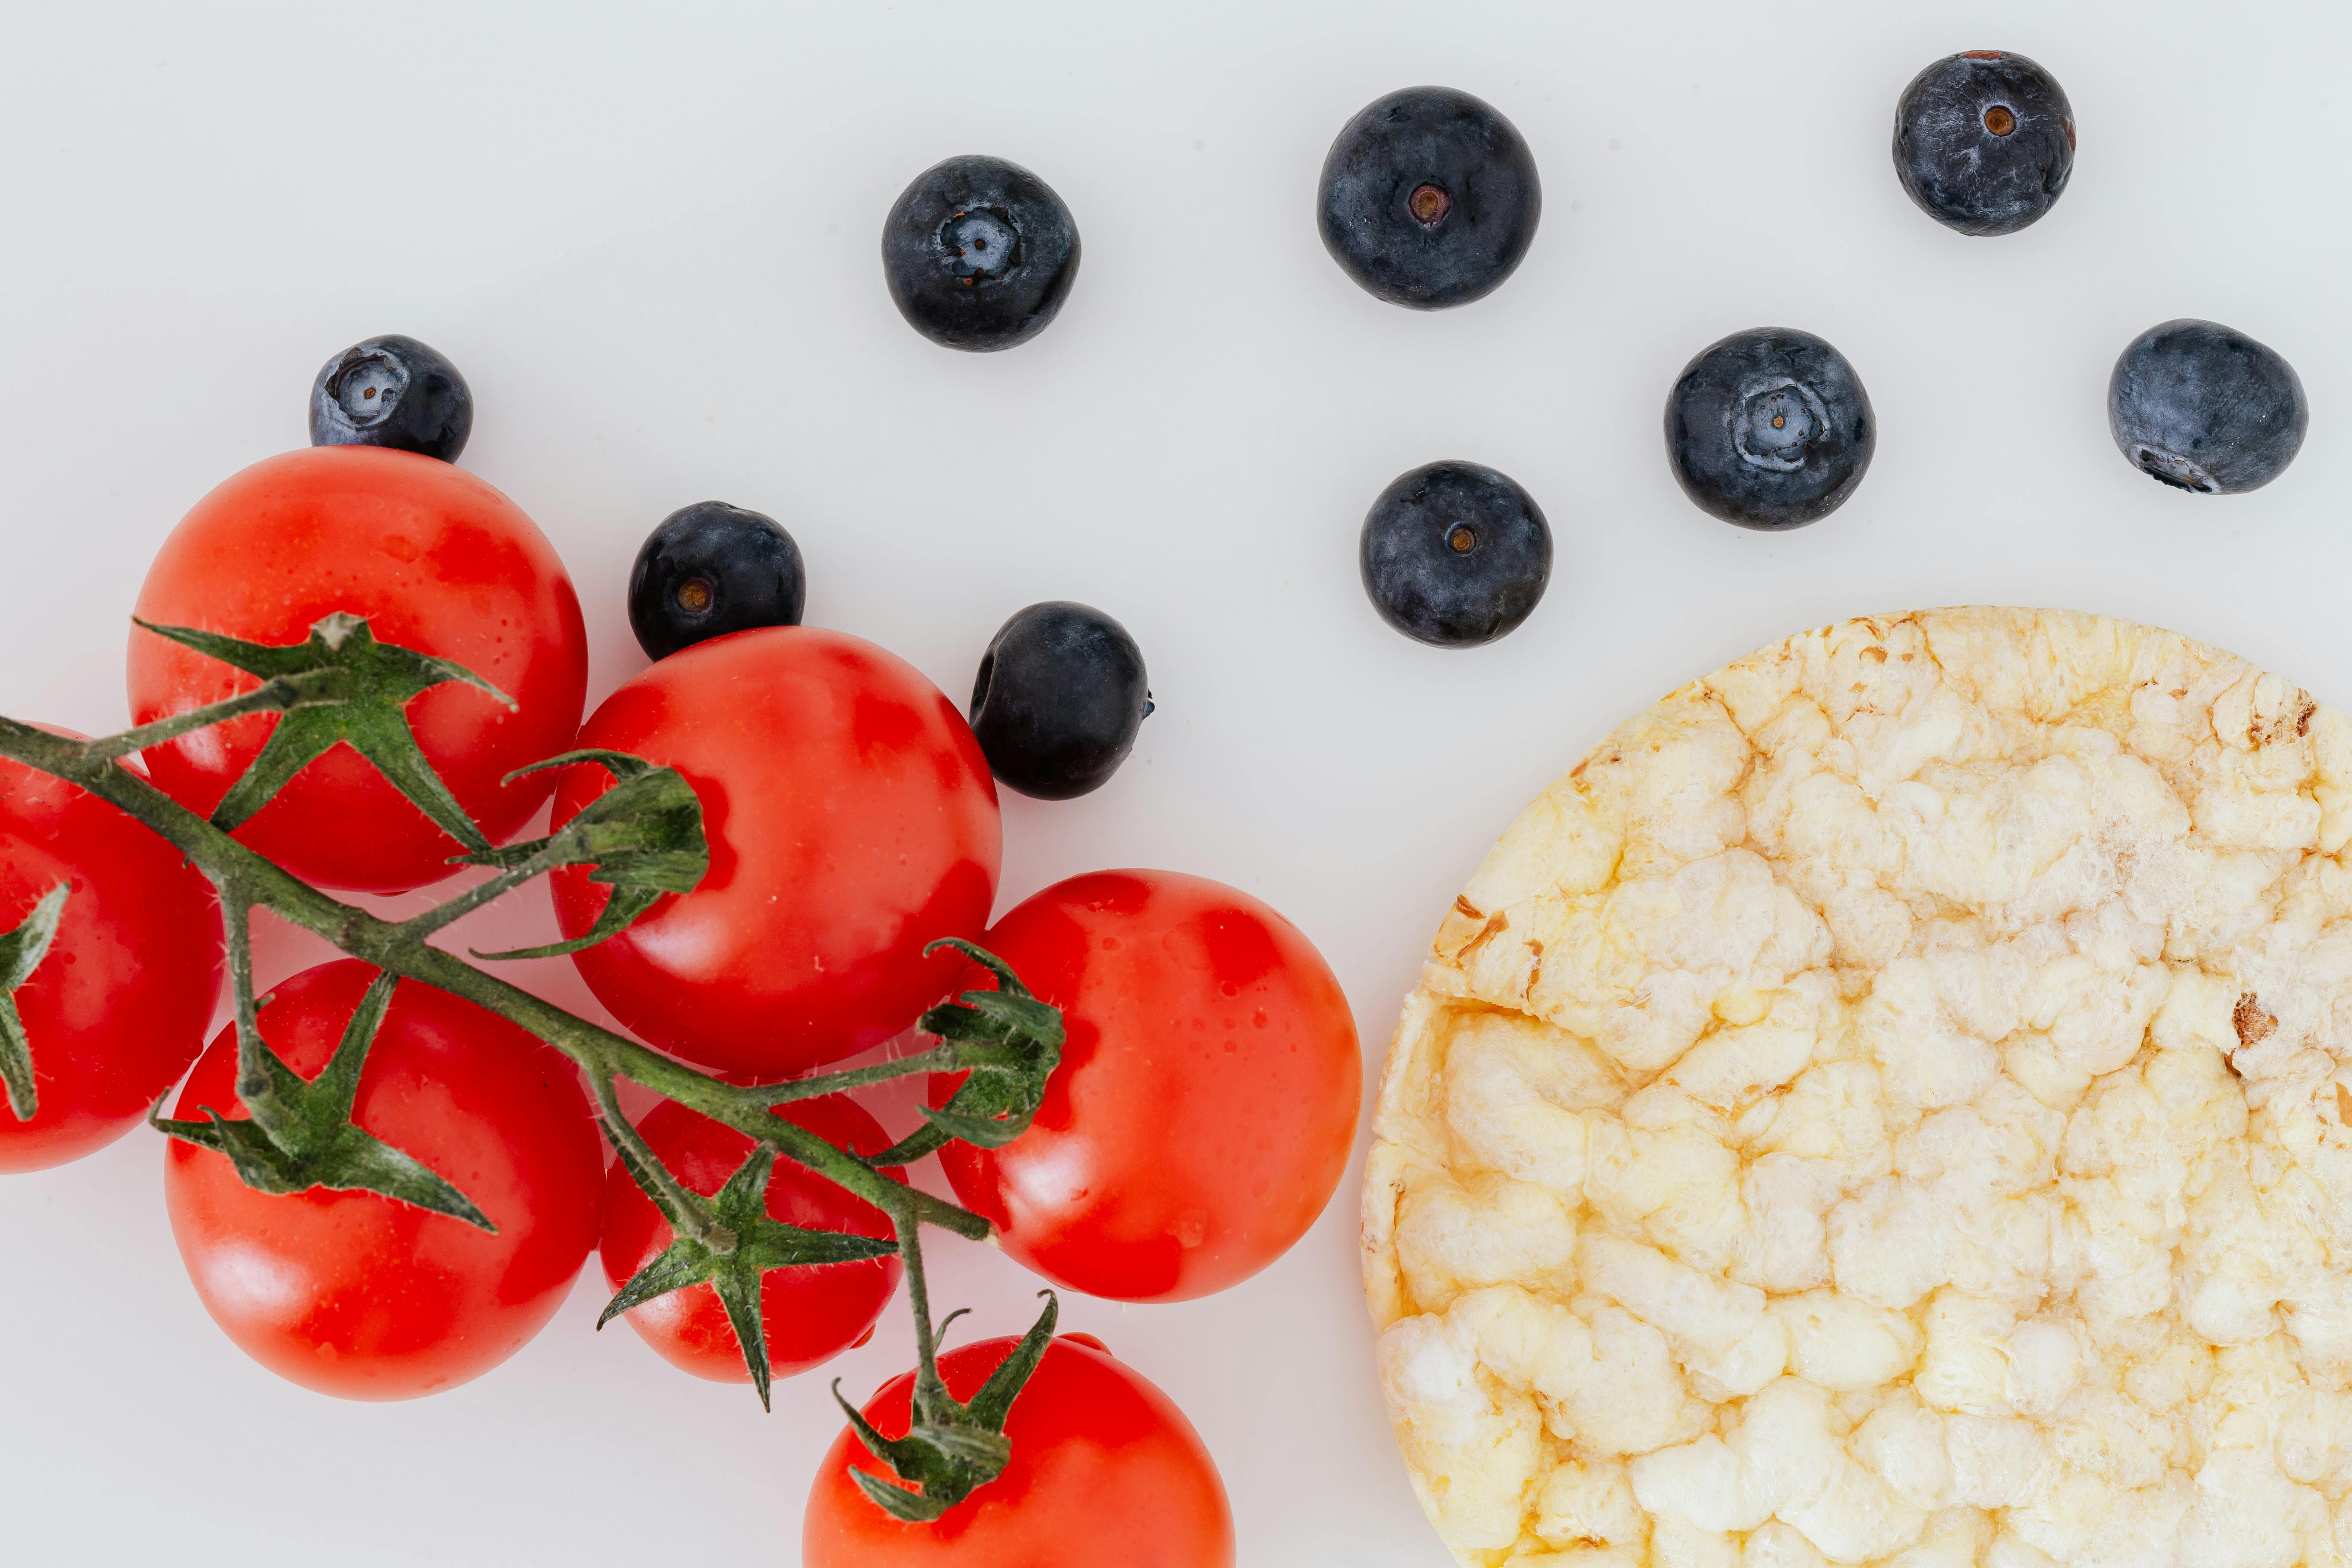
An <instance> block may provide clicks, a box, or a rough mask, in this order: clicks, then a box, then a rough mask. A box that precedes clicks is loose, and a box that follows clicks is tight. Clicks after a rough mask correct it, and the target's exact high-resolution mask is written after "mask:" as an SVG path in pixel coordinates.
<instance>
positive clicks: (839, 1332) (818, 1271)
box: [601, 1095, 906, 1383]
mask: <svg viewBox="0 0 2352 1568" xmlns="http://www.w3.org/2000/svg"><path fill="white" fill-rule="evenodd" d="M776 1114H777V1115H779V1116H782V1117H784V1118H785V1119H787V1120H789V1121H794V1122H797V1123H798V1124H800V1125H801V1126H803V1127H805V1128H807V1129H808V1130H809V1131H812V1132H814V1133H815V1134H816V1135H817V1136H818V1137H820V1138H823V1139H824V1140H825V1142H829V1143H831V1144H833V1145H834V1146H835V1147H836V1148H841V1149H846V1150H848V1151H849V1152H851V1153H853V1154H874V1153H879V1152H881V1151H883V1150H885V1149H887V1148H888V1147H889V1146H890V1135H889V1134H888V1133H887V1132H885V1131H882V1124H881V1123H880V1122H878V1121H875V1120H874V1118H873V1117H871V1116H869V1115H867V1114H866V1110H865V1108H864V1107H863V1106H860V1105H859V1104H858V1103H857V1102H856V1100H849V1099H847V1098H845V1097H844V1096H841V1095H826V1096H824V1098H822V1099H819V1100H796V1101H794V1102H793V1103H792V1104H790V1105H780V1106H778V1107H777V1108H776ZM637 1131H638V1133H639V1135H640V1136H642V1137H643V1138H644V1139H645V1141H646V1144H647V1146H649V1147H650V1148H651V1149H652V1150H653V1152H655V1153H656V1154H657V1155H659V1156H660V1157H661V1161H662V1163H664V1164H665V1165H667V1166H668V1167H669V1168H670V1172H671V1173H672V1174H673V1175H675V1176H677V1179H678V1180H679V1181H681V1182H684V1183H685V1184H687V1186H688V1187H689V1188H690V1189H692V1190H693V1191H695V1192H698V1193H700V1194H702V1195H703V1196H704V1197H709V1196H710V1195H711V1194H713V1193H716V1192H717V1191H718V1190H719V1188H720V1187H722V1186H724V1185H726V1184H727V1178H728V1177H730V1176H731V1175H733V1174H734V1173H736V1171H737V1170H739V1169H740V1168H741V1166H742V1163H743V1161H744V1159H745V1158H746V1157H747V1156H748V1155H750V1153H751V1140H750V1139H749V1138H746V1137H745V1136H743V1134H741V1133H740V1132H738V1131H735V1130H734V1129H733V1128H731V1127H727V1126H723V1125H721V1124H720V1123H719V1122H716V1121H711V1120H710V1119H709V1117H707V1116H704V1115H702V1114H700V1113H699V1112H697V1111H693V1110H688V1109H687V1108H686V1107H685V1106H683V1105H679V1104H677V1103H675V1102H672V1101H665V1102H664V1103H662V1104H660V1105H657V1106H656V1107H654V1109H653V1110H652V1111H651V1112H650V1113H648V1114H647V1115H646V1119H645V1120H644V1121H641V1122H639V1123H638V1124H637ZM882 1173H883V1174H885V1175H887V1176H891V1177H894V1178H898V1179H900V1180H903V1179H904V1178H905V1176H906V1173H905V1172H904V1171H902V1170H899V1169H898V1168H896V1167H895V1166H884V1167H882ZM768 1217H769V1218H771V1219H775V1220H781V1221H782V1222H783V1223H784V1224H786V1225H797V1226H804V1227H806V1228H807V1229H810V1230H838V1231H847V1232H850V1233H851V1234H853V1235H856V1236H871V1237H880V1238H882V1239H884V1240H887V1239H888V1238H889V1237H891V1235H892V1234H893V1232H892V1230H891V1228H890V1219H889V1216H888V1215H885V1214H884V1213H883V1212H882V1211H881V1210H880V1209H877V1208H876V1207H875V1206H874V1205H872V1204H869V1203H867V1202H866V1200H865V1199H863V1198H858V1197H853V1196H851V1195H850V1194H847V1193H845V1192H844V1191H842V1190H841V1189H840V1188H839V1187H837V1186H835V1185H834V1184H832V1183H831V1182H829V1181H826V1180H825V1179H824V1177H823V1176H820V1175H817V1174H815V1173H813V1172H811V1171H809V1170H807V1169H806V1168H805V1167H803V1166H800V1165H796V1164H794V1163H793V1162H791V1161H790V1160H786V1159H782V1158H779V1159H778V1160H777V1161H776V1164H775V1169H774V1170H773V1171H772V1173H770V1174H769V1177H768ZM675 1234H676V1233H674V1232H673V1231H672V1230H671V1229H670V1226H669V1221H667V1220H666V1219H664V1218H663V1217H662V1214H661V1211H660V1210H659V1209H657V1208H656V1207H654V1204H653V1200H652V1199H651V1198H648V1197H647V1196H646V1194H645V1192H644V1191H643V1189H641V1188H640V1187H639V1186H638V1185H637V1184H636V1183H635V1181H634V1180H632V1179H631V1178H630V1175H629V1173H628V1171H627V1170H626V1169H625V1167H624V1166H622V1165H621V1164H620V1163H618V1162H617V1161H616V1162H615V1163H614V1165H613V1170H612V1173H611V1174H610V1175H608V1176H607V1177H606V1178H605V1181H604V1240H603V1242H602V1244H601V1245H602V1250H603V1254H604V1279H605V1281H606V1283H608V1284H610V1285H611V1286H612V1288H613V1289H615V1290H618V1289H620V1288H621V1287H622V1286H624V1285H625V1284H627V1283H628V1281H629V1279H631V1278H632V1277H633V1276H634V1275H635V1273H636V1272H637V1270H638V1269H640V1268H644V1267H645V1266H646V1264H648V1263H651V1262H652V1261H653V1260H654V1259H655V1258H656V1257H658V1256H660V1254H661V1253H662V1251H663V1249H664V1248H666V1247H668V1246H669V1244H670V1242H671V1241H672V1240H673V1239H675ZM898 1273H899V1264H898V1259H897V1258H866V1259H863V1260H862V1261H859V1262H856V1263H827V1264H821V1265H812V1266H810V1267H808V1268H772V1269H770V1270H769V1271H768V1273H767V1274H766V1275H765V1276H764V1277H763V1278H762V1279H761V1282H760V1321H761V1323H762V1324H764V1325H765V1327H766V1329H767V1338H768V1362H769V1365H770V1369H771V1371H772V1373H773V1374H774V1375H775V1376H777V1377H790V1376H792V1375H793V1373H802V1372H806V1371H808V1370H809V1369H810V1368H811V1367H815V1366H822V1365H823V1364H824V1363H826V1362H828V1361H831V1360H832V1359H833V1358H834V1357H835V1356H837V1355H839V1354H840V1353H841V1352H843V1351H845V1350H847V1349H848V1348H849V1347H850V1346H851V1345H853V1344H856V1343H857V1342H859V1341H860V1340H861V1339H862V1338H863V1337H864V1336H865V1335H866V1334H867V1333H868V1332H870V1331H872V1329H873V1327H874V1321H875V1320H876V1319H877V1318H879V1317H880V1316H881V1315H882V1309H883V1308H884V1307H886V1306H887V1305H888V1304H889V1300H890V1292H892V1291H893V1290H896V1289H898ZM626 1317H627V1321H628V1324H629V1327H631V1328H633V1329H635V1330H636V1331H637V1333H638V1335H639V1337H640V1338H642V1339H643V1340H644V1341H645V1342H646V1343H647V1344H649V1345H651V1346H653V1348H654V1349H655V1350H656V1351H658V1352H660V1353H661V1356H662V1359H663V1360H665V1361H667V1362H668V1363H670V1364H671V1365H672V1366H676V1367H681V1368H683V1369H685V1370H686V1371H688V1372H690V1373H694V1375H695V1376H697V1377H707V1378H709V1379H710V1380H711V1381H712V1382H713V1383H749V1382H751V1369H750V1368H748V1367H746V1366H745V1365H744V1364H743V1346H742V1342H740V1340H738V1339H737V1338H736V1337H735V1330H734V1326H733V1325H732V1324H730V1323H729V1322H728V1321H727V1309H726V1308H724V1307H722V1306H720V1305H719V1292H718V1291H717V1290H714V1289H711V1288H710V1287H709V1285H690V1286H688V1287H687V1288H686V1289H683V1290H673V1291H671V1292H670V1293H669V1294H668V1295H667V1296H657V1297H656V1298H655V1299H654V1300H650V1301H647V1302H646V1304H645V1305H644V1306H642V1307H636V1308H634V1309H632V1310H630V1311H629V1312H628V1313H627V1314H626Z"/></svg>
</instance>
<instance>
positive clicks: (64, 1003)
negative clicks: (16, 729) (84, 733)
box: [0, 731, 221, 1171]
mask: <svg viewBox="0 0 2352 1568" xmlns="http://www.w3.org/2000/svg"><path fill="white" fill-rule="evenodd" d="M58 733H60V734H68V733H70V731H58ZM73 739H75V740H80V739H82V737H81V736H79V735H76V736H73ZM125 765H127V766H131V768H132V769H133V771H138V770H137V766H136V763H127V764H125ZM60 882H64V883H66V884H68V885H69V886H70V887H71V888H72V889H73V891H72V892H71V893H70V894H69V895H68V897H67V899H66V907H65V912H64V914H63V915H62V916H61V917H60V918H59V919H58V933H57V936H56V937H55V939H53V940H52V941H51V942H50V943H49V951H48V955H47V957H46V958H44V959H42V961H41V965H40V967H39V968H37V969H36V970H35V971H33V975H32V978H31V979H29V980H27V981H26V982H25V984H23V985H21V986H19V987H18V988H17V990H16V1011H17V1015H18V1016H19V1017H21V1018H22V1019H23V1020H24V1025H25V1038H26V1043H27V1045H29V1046H30V1047H31V1049H32V1055H33V1081H34V1088H35V1089H37V1091H38V1100H39V1106H38V1109H37V1110H36V1111H35V1112H34V1114H33V1119H32V1120H31V1121H17V1120H16V1117H15V1115H14V1114H12V1113H11V1112H10V1110H8V1106H7V1102H6V1100H5V1099H0V1171H38V1170H42V1169H45V1168H47V1167H48V1166H50V1165H62V1164H64V1163H66V1162H67V1161H68V1160H77V1159H79V1158H80V1157H81V1156H82V1155H84V1154H87V1153H89V1152H90V1151H92V1150H94V1149H98V1148H100V1147H103V1146H104V1145H106V1144H108V1143H110V1142H113V1141H114V1140H115V1139H117V1138H119V1137H121V1135H122V1134H123V1132H124V1131H127V1130H129V1129H130V1128H131V1125H132V1124H134V1123H135V1122H137V1121H138V1120H139V1119H140V1117H141V1116H142V1115H144V1114H145V1113H146V1110H147V1108H148V1107H149V1106H150V1105H152V1104H153V1103H154V1102H155V1097H156V1096H157V1095H159V1094H161V1093H163V1091H164V1090H165V1089H169V1088H171V1087H172V1085H173V1084H174V1083H176V1082H178V1081H179V1078H180V1075H181V1074H182V1073H184V1072H185V1071H187V1070H188V1064H189V1063H190V1062H192V1061H194V1060H195V1059H196V1053H197V1052H198V1051H199V1050H201V1049H203V1048H204V1043H205V1026H206V1025H207V1024H210V1023H211V1022H212V1019H213V1004H214V1002H215V1000H216V999H217V998H218V996H219V994H220V973H221V921H220V905H219V903H218V902H217V901H216V900H215V898H214V897H213V888H212V884H211V883H210V882H208V881H206V880H205V879H204V876H203V874H202V873H200V872H198V871H197V870H195V869H194V868H193V867H191V866H189V865H188V864H187V862H186V861H184V860H183V859H181V858H180V852H179V851H178V850H176V849H174V848H173V847H171V846H170V845H169V844H166V843H164V842H163V840H162V839H161V838H158V837H156V836H155V835H154V834H152V833H151V832H149V831H148V830H147V829H146V828H145V827H144V826H141V825H140V823H139V821H138V820H137V819H136V818H134V817H132V816H130V815H129V814H128V813H126V812H122V811H119V810H117V809H116V808H115V807H113V806H111V805H107V804H106V802H104V801H102V800H100V799H99V798H98V797H97V796H96V795H89V794H88V793H86V792H85V791H83V790H82V789H81V788H80V787H79V785H75V784H67V783H65V782H64V781H63V780H61V779H55V778H51V777H50V776H49V775H48V774H47V773H36V772H34V771H33V770H32V769H30V768H27V767H26V766H24V765H22V764H21V763H12V762H8V761H5V759H0V931H13V930H15V929H16V927H17V926H18V925H20V924H22V923H23V921H24V920H25V917H26V915H29V914H30V913H32V911H33V906H34V905H35V904H37V903H38V902H39V901H40V900H41V896H42V895H43V894H45V893H47V891H48V890H49V889H52V888H54V887H56V886H57V885H58V883H60Z"/></svg>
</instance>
